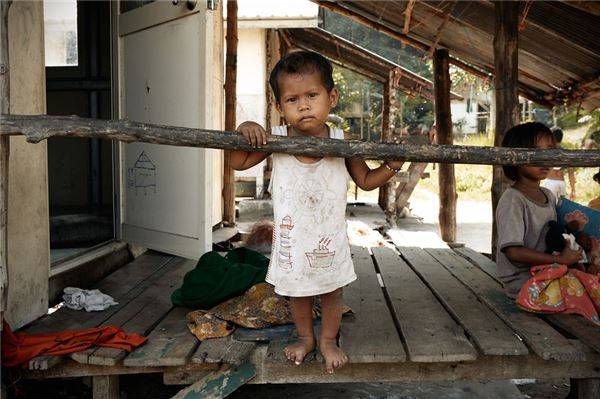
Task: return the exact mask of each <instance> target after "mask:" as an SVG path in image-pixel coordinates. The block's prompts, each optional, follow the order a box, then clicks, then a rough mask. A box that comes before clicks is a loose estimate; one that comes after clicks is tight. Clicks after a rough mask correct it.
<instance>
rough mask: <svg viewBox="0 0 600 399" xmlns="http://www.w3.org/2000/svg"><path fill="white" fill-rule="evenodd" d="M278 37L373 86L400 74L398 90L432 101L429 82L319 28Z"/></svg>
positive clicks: (292, 32)
mask: <svg viewBox="0 0 600 399" xmlns="http://www.w3.org/2000/svg"><path fill="white" fill-rule="evenodd" d="M280 33H281V34H282V35H283V36H284V37H285V38H286V40H289V42H290V43H291V44H292V45H293V46H295V47H298V48H301V49H304V50H312V51H316V52H318V53H320V54H323V55H324V56H325V57H327V58H328V59H330V60H331V62H333V63H334V64H337V65H340V66H343V67H346V68H348V69H350V70H352V71H354V72H356V73H358V74H361V75H363V76H365V77H368V78H370V79H372V80H375V81H377V82H381V83H385V82H386V81H387V80H388V78H389V76H390V71H392V70H396V71H400V80H399V81H398V89H399V90H402V91H403V92H405V93H407V94H408V95H421V96H423V97H425V98H428V99H433V83H432V82H431V81H430V80H428V79H425V78H423V77H421V76H419V75H417V74H416V73H414V72H411V71H409V70H408V69H406V68H403V67H401V66H400V65H398V64H396V63H394V62H391V61H389V60H387V59H385V58H383V57H381V56H379V55H378V54H375V53H373V52H371V51H369V50H367V49H365V48H363V47H360V46H358V45H356V44H354V43H352V42H350V41H348V40H346V39H344V38H342V37H339V36H336V35H334V34H333V33H331V32H328V31H326V30H323V29H319V28H301V29H282V30H280ZM396 73H397V72H396ZM452 98H453V99H461V98H462V97H461V96H460V95H458V94H455V93H452Z"/></svg>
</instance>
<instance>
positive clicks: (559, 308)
mask: <svg viewBox="0 0 600 399" xmlns="http://www.w3.org/2000/svg"><path fill="white" fill-rule="evenodd" d="M531 274H532V277H531V278H530V279H529V280H527V282H526V283H525V284H524V285H523V287H521V291H520V292H519V295H518V296H517V301H516V302H517V306H519V307H520V308H521V309H523V310H526V311H529V312H535V313H563V312H564V313H576V314H579V315H581V316H583V317H585V318H586V319H588V320H590V321H592V322H593V323H595V324H598V325H600V318H599V317H598V311H600V282H599V281H598V280H599V276H598V275H593V274H588V273H584V272H582V271H579V270H577V269H569V268H567V266H565V265H559V264H556V263H555V264H552V265H541V266H534V267H532V268H531Z"/></svg>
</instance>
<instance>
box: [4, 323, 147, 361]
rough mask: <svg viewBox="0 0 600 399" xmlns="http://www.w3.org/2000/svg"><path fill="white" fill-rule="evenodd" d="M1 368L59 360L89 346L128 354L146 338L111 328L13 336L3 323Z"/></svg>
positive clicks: (17, 334)
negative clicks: (42, 358)
mask: <svg viewBox="0 0 600 399" xmlns="http://www.w3.org/2000/svg"><path fill="white" fill-rule="evenodd" d="M2 323H3V330H2V365H3V366H18V365H26V364H27V362H29V360H31V359H33V358H34V357H37V356H50V355H54V356H59V355H66V354H69V353H74V352H80V351H83V350H86V349H88V348H90V347H92V346H105V347H109V348H116V349H123V350H126V351H127V352H131V351H132V350H133V349H135V348H137V347H138V346H140V345H142V344H144V343H145V342H146V340H147V339H148V338H146V337H143V336H141V335H139V334H125V332H124V331H123V330H121V329H120V328H117V327H113V326H107V327H94V328H89V329H87V330H69V331H61V332H57V333H49V334H27V333H25V332H17V333H14V332H13V331H12V329H11V328H10V326H9V325H8V323H7V322H6V321H5V320H3V322H2Z"/></svg>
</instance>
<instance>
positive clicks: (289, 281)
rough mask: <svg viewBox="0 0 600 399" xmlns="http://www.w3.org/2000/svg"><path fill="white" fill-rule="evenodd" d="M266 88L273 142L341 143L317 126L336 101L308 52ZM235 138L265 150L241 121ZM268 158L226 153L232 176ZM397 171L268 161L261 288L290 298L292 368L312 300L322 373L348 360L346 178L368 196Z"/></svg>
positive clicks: (251, 126)
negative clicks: (294, 335)
mask: <svg viewBox="0 0 600 399" xmlns="http://www.w3.org/2000/svg"><path fill="white" fill-rule="evenodd" d="M269 84H270V86H271V89H272V90H273V93H274V95H275V100H276V103H277V109H278V111H279V112H280V113H281V114H282V116H283V118H284V119H285V122H286V125H285V126H276V127H274V128H273V129H272V131H271V133H272V134H273V135H280V136H313V137H322V138H332V139H344V133H343V131H342V130H340V129H333V128H329V127H328V126H327V125H326V124H325V120H326V118H327V115H328V114H329V111H330V110H331V109H332V108H333V107H335V106H336V104H337V101H338V97H339V94H338V91H337V90H336V89H335V87H334V82H333V78H332V66H331V64H330V63H329V61H327V60H326V59H325V58H324V57H323V56H321V55H319V54H317V53H314V52H308V51H299V52H293V53H290V54H288V55H286V56H285V57H284V58H282V59H281V60H280V61H279V62H278V63H277V65H275V68H273V71H272V72H271V76H270V78H269ZM237 131H238V132H240V133H241V134H243V135H244V137H245V138H246V139H247V140H248V143H249V144H251V145H252V146H253V147H257V148H260V147H261V146H263V145H265V144H266V143H267V133H266V132H265V130H264V129H263V128H262V127H261V126H260V125H258V124H257V123H255V122H244V123H242V124H241V125H240V126H239V127H238V129H237ZM269 155H270V154H268V153H264V152H251V151H233V152H232V154H231V164H232V167H233V168H234V169H236V170H244V169H248V168H250V167H252V166H254V165H256V164H258V163H259V162H261V161H262V160H263V159H265V158H266V157H268V156H269ZM401 166H402V162H386V163H385V164H384V165H382V166H380V167H379V168H377V169H373V170H371V169H370V168H369V167H368V166H367V164H366V163H365V161H364V160H362V159H360V158H350V159H346V160H344V159H343V158H330V157H325V158H313V157H306V156H294V155H288V154H274V155H273V175H272V178H271V187H272V189H271V194H272V198H273V211H274V222H275V223H274V224H275V226H274V231H273V249H272V252H271V261H270V264H269V272H268V274H267V282H269V283H271V284H273V285H274V286H275V292H277V293H278V294H279V295H284V296H288V297H290V308H291V312H292V318H293V320H294V324H295V325H296V330H297V332H298V342H297V343H295V344H292V345H290V346H288V347H286V348H285V350H284V351H285V355H286V356H287V358H288V359H289V360H291V361H293V362H294V363H295V364H297V365H299V364H301V363H302V361H303V360H304V357H305V356H306V355H307V354H308V353H309V352H311V351H312V350H313V349H314V348H315V346H316V338H315V334H314V330H313V320H312V308H313V304H314V299H315V297H316V296H320V300H321V319H322V325H321V334H320V337H319V342H318V347H319V350H320V352H321V354H322V355H323V358H324V359H325V370H326V371H327V372H328V373H333V371H334V369H336V368H339V367H342V366H343V365H344V364H345V363H346V362H347V361H348V358H347V356H346V355H345V354H344V353H343V352H342V350H341V349H340V348H339V347H338V346H337V343H336V341H337V334H338V331H339V327H340V323H341V318H342V287H344V286H345V285H347V284H349V283H351V282H352V281H354V280H355V279H356V274H355V273H354V266H353V264H352V258H351V254H350V246H349V243H348V236H347V232H346V220H345V216H346V198H347V191H348V179H347V175H348V173H349V174H350V176H351V177H352V179H353V180H354V181H355V182H356V184H357V185H358V186H359V187H360V188H361V189H363V190H373V189H375V188H377V187H379V186H381V185H383V184H384V183H386V182H387V181H388V180H389V179H390V178H392V177H393V176H394V175H395V173H396V172H398V171H399V168H400V167H401Z"/></svg>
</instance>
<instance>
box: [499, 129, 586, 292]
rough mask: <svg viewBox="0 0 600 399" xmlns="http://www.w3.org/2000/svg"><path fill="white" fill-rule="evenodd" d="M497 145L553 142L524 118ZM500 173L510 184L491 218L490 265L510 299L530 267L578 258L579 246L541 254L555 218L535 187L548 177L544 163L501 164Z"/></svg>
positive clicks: (551, 202)
mask: <svg viewBox="0 0 600 399" xmlns="http://www.w3.org/2000/svg"><path fill="white" fill-rule="evenodd" d="M502 146H503V147H517V148H518V147H520V148H539V149H548V148H554V147H555V146H556V141H555V139H554V136H553V135H552V132H551V131H550V129H548V127H546V126H545V125H544V124H542V123H538V122H529V123H523V124H520V125H517V126H514V127H513V128H511V129H510V130H509V131H508V132H506V136H505V137H504V140H503V142H502ZM503 170H504V174H505V175H506V177H507V178H508V179H510V180H512V181H513V182H514V183H513V185H512V186H511V187H509V188H508V189H507V190H506V191H505V192H504V194H502V197H501V198H500V201H499V202H498V207H497V209H496V221H497V228H498V242H497V255H496V264H497V265H498V278H499V279H500V281H502V283H503V285H504V290H505V292H506V295H507V296H509V297H510V298H516V297H517V295H518V293H519V290H520V289H521V287H522V286H523V284H524V283H525V282H526V281H527V280H528V279H529V278H530V277H531V274H530V272H529V269H530V267H531V266H536V265H545V264H551V263H559V264H563V265H570V264H573V263H576V262H578V261H579V260H580V259H581V257H582V253H581V250H579V251H574V250H572V249H570V247H569V246H566V247H565V249H564V250H563V251H562V252H561V253H560V255H550V254H546V253H544V251H545V249H546V243H545V237H546V233H547V229H548V222H549V221H550V220H554V221H556V206H555V204H556V199H555V198H554V195H553V194H552V192H550V190H548V189H546V188H544V187H540V182H541V181H542V180H543V179H545V178H546V177H547V176H548V172H549V171H550V168H549V167H547V166H506V165H505V166H503Z"/></svg>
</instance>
